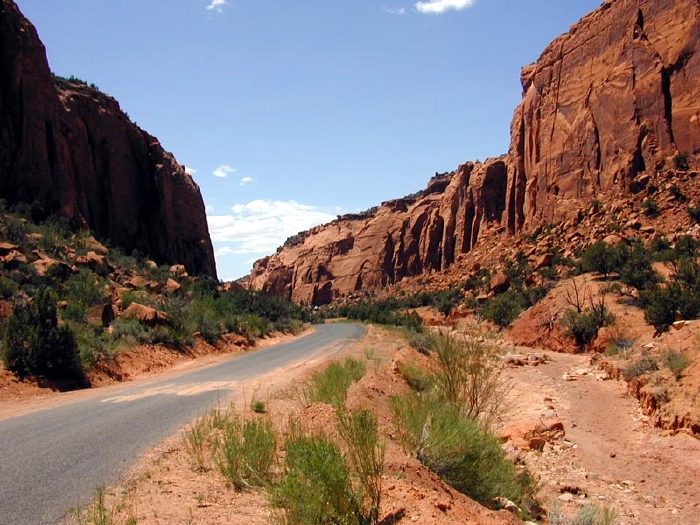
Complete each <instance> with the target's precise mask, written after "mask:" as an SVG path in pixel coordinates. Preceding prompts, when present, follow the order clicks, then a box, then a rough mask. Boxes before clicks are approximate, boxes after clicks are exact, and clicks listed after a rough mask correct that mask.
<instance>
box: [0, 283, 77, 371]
mask: <svg viewBox="0 0 700 525" xmlns="http://www.w3.org/2000/svg"><path fill="white" fill-rule="evenodd" d="M3 343H4V344H3V346H4V348H3V354H2V358H3V362H4V363H5V367H6V368H7V369H8V370H11V371H12V372H14V373H16V374H17V375H19V376H26V375H38V376H45V377H47V378H49V379H74V380H82V379H83V375H82V369H81V368H80V359H79V354H78V347H77V345H76V342H75V337H74V335H73V332H72V331H71V329H70V328H69V327H68V326H67V325H61V326H59V325H58V316H57V313H56V296H55V294H54V293H53V292H52V291H50V290H47V289H41V290H39V292H38V293H37V295H36V296H35V297H34V299H33V300H32V301H31V302H30V303H28V304H24V303H17V304H15V306H14V307H13V309H12V314H11V315H10V317H9V318H8V320H7V324H6V326H5V337H4V340H3Z"/></svg>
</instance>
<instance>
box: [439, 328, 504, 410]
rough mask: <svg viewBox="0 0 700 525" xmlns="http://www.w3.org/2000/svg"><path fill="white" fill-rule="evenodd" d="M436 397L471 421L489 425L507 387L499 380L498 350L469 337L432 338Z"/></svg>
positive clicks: (498, 408) (442, 336)
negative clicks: (435, 357)
mask: <svg viewBox="0 0 700 525" xmlns="http://www.w3.org/2000/svg"><path fill="white" fill-rule="evenodd" d="M434 347H435V351H436V354H437V357H438V364H439V369H438V372H437V373H436V374H435V381H436V384H437V390H438V392H439V394H440V395H441V396H442V397H443V398H444V399H445V400H446V401H447V402H448V403H449V404H451V405H453V406H455V407H458V408H459V410H460V411H461V413H462V414H463V415H464V416H465V417H467V418H470V419H475V420H476V419H480V420H481V421H483V422H490V421H492V420H493V418H494V417H496V416H497V415H498V413H499V411H500V408H501V406H502V404H503V401H504V398H505V393H506V390H507V389H508V385H507V384H505V383H504V381H503V380H502V378H501V376H500V374H499V370H498V364H499V356H498V352H497V349H496V348H495V347H493V346H491V345H488V344H485V343H481V342H479V341H476V340H474V339H471V338H466V337H465V338H457V337H454V336H451V335H441V334H438V335H435V345H434Z"/></svg>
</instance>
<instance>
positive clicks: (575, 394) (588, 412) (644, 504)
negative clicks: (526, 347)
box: [504, 353, 700, 525]
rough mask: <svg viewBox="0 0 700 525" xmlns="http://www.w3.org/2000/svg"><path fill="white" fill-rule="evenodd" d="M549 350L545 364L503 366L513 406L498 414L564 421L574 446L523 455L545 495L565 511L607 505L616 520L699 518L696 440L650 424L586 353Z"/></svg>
mask: <svg viewBox="0 0 700 525" xmlns="http://www.w3.org/2000/svg"><path fill="white" fill-rule="evenodd" d="M547 356H548V357H549V358H550V359H551V361H550V362H549V363H547V364H545V365H541V366H538V367H531V366H526V367H520V368H513V369H510V370H508V372H507V374H508V375H509V376H510V377H512V378H513V380H514V389H513V392H512V398H513V404H512V410H511V411H510V413H509V415H508V417H507V418H506V419H505V420H504V422H505V423H506V424H508V423H512V422H517V421H523V420H538V419H541V418H545V419H547V418H556V419H559V420H561V421H562V422H563V424H564V429H565V431H566V438H565V440H566V441H567V442H568V443H570V444H571V445H573V446H571V445H569V444H568V443H564V444H563V446H561V450H557V449H559V448H560V447H559V446H557V447H554V448H553V447H551V446H546V447H545V450H544V452H542V453H539V452H529V453H526V454H524V459H525V461H526V463H527V464H528V465H529V466H530V467H531V468H532V469H533V470H534V471H535V472H537V473H538V474H539V475H540V476H541V478H542V481H543V483H544V485H545V486H544V489H543V491H542V496H543V498H544V501H545V502H549V503H550V504H551V502H553V501H556V502H557V503H558V504H559V505H561V509H562V511H564V512H565V513H567V514H569V515H571V514H573V513H574V511H575V508H576V507H577V506H578V505H582V504H585V503H587V502H597V503H599V504H601V505H608V506H612V507H614V508H615V509H617V511H618V515H619V519H618V523H619V524H620V525H624V524H628V525H629V524H645V525H648V524H655V525H679V524H681V525H697V524H698V523H700V485H699V484H698V481H699V480H700V441H698V440H696V439H695V438H692V437H690V436H688V435H685V434H682V433H681V434H678V435H671V434H670V433H669V432H667V431H661V430H658V429H655V428H652V427H651V426H650V425H649V423H648V421H647V419H648V418H646V417H645V416H643V415H642V414H641V411H640V409H639V407H638V404H637V401H636V400H635V399H633V398H632V397H630V396H629V395H628V394H627V393H626V390H625V384H624V383H622V382H619V381H613V380H603V378H602V377H603V374H604V373H603V372H602V371H600V370H597V369H595V368H594V367H591V366H589V363H590V357H589V356H581V355H568V354H555V353H547ZM565 374H566V377H568V380H567V379H565V378H564V377H565ZM565 487H569V488H571V489H572V490H571V491H570V492H567V491H564V492H562V491H563V490H564V488H565ZM576 489H578V492H579V494H578V495H574V494H571V492H577V490H576ZM581 494H585V497H583V496H582V495H581ZM572 496H573V497H572ZM566 500H569V501H566Z"/></svg>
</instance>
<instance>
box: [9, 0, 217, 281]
mask: <svg viewBox="0 0 700 525" xmlns="http://www.w3.org/2000/svg"><path fill="white" fill-rule="evenodd" d="M0 197H2V198H4V199H7V200H8V201H10V202H18V201H27V202H33V201H37V202H39V203H40V204H41V206H42V207H43V208H44V209H45V210H46V211H47V212H52V213H53V212H55V213H61V214H63V215H66V216H67V217H70V218H73V219H75V220H78V221H81V222H82V223H83V224H85V225H86V226H88V227H89V228H91V229H92V230H93V231H94V232H95V233H96V234H97V235H98V236H99V237H102V238H104V239H109V240H110V241H111V242H112V244H114V245H116V246H120V247H123V248H124V249H126V250H127V251H128V252H130V251H131V250H133V249H137V250H139V251H141V252H142V253H146V254H150V256H151V257H153V258H154V259H155V260H156V261H157V262H159V263H181V264H184V265H185V267H186V268H187V270H188V272H190V273H191V274H200V273H201V274H206V275H210V276H212V277H215V276H216V266H215V261H214V252H213V249H212V244H211V240H210V238H209V232H208V228H207V222H206V215H205V211H204V203H203V201H202V196H201V194H200V191H199V187H198V186H197V185H196V184H195V182H194V181H193V180H192V178H191V177H190V176H189V175H188V174H187V173H186V172H185V170H184V167H183V166H181V165H179V164H178V163H177V162H176V161H175V159H174V158H173V156H172V155H171V154H170V153H168V152H166V151H165V150H164V149H163V148H162V147H161V145H160V143H159V142H158V140H157V139H156V138H154V137H152V136H150V135H149V134H148V133H146V132H145V131H143V130H142V129H140V128H139V127H138V126H136V125H135V124H134V123H132V122H131V121H130V120H129V118H128V116H127V115H126V114H125V113H124V112H123V111H122V110H121V109H120V107H119V104H118V103H117V101H116V100H114V99H113V98H111V97H109V96H107V95H105V94H103V93H101V92H99V91H97V90H95V89H92V88H89V87H87V86H85V85H82V84H79V83H73V82H65V81H61V80H54V78H53V76H52V74H51V71H50V70H49V66H48V63H47V60H46V51H45V49H44V46H43V44H42V43H41V41H40V40H39V37H38V35H37V32H36V30H35V28H34V27H33V26H32V24H31V23H30V22H29V21H28V20H27V19H26V18H24V16H23V15H22V14H21V13H20V11H19V9H18V8H17V6H16V5H15V3H14V2H12V1H11V0H2V7H1V8H0Z"/></svg>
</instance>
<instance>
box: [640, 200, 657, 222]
mask: <svg viewBox="0 0 700 525" xmlns="http://www.w3.org/2000/svg"><path fill="white" fill-rule="evenodd" d="M642 212H643V213H644V215H646V216H647V217H656V216H657V215H658V214H659V205H658V203H657V202H656V200H655V199H653V198H652V197H647V198H646V199H644V200H643V201H642Z"/></svg>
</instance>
